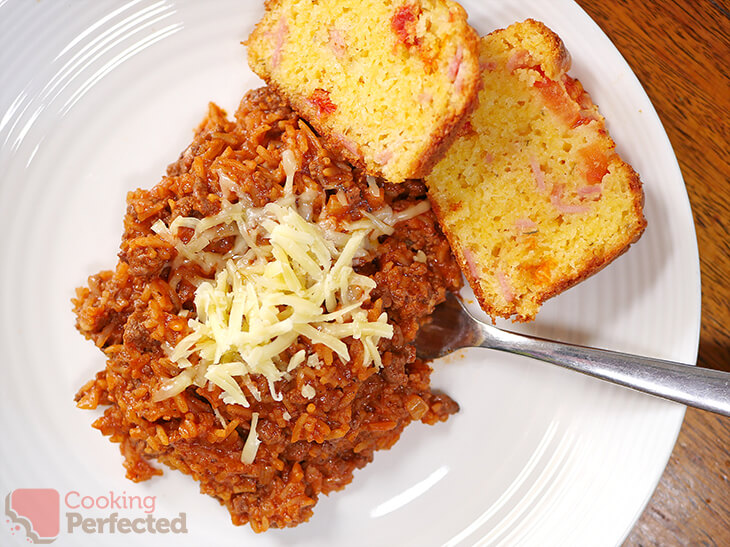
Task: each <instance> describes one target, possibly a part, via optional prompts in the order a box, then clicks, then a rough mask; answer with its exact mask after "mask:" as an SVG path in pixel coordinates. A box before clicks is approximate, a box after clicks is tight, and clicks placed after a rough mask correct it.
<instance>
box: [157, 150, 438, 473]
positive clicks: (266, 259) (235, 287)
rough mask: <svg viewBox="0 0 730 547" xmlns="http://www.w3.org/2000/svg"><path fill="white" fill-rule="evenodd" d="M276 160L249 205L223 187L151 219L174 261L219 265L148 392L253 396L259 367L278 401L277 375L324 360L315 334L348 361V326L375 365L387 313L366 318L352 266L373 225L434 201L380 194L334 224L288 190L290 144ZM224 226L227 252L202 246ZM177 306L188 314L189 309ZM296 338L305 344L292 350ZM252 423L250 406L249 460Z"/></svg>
mask: <svg viewBox="0 0 730 547" xmlns="http://www.w3.org/2000/svg"><path fill="white" fill-rule="evenodd" d="M282 165H283V169H284V172H285V174H286V182H285V185H284V196H283V197H282V198H280V199H279V200H277V201H275V202H271V203H268V204H266V205H265V206H263V207H260V208H256V207H253V206H252V204H251V203H250V202H248V200H247V198H246V196H240V195H239V196H238V197H239V198H240V201H238V202H236V203H230V202H229V201H227V200H225V199H224V200H223V202H222V206H221V210H220V211H219V212H218V213H217V214H215V215H212V216H209V217H206V218H203V219H197V218H193V217H178V218H175V219H174V220H173V221H172V222H171V223H170V224H169V225H166V224H165V223H164V222H163V221H161V220H158V221H157V222H156V223H155V224H154V225H153V226H152V230H153V231H154V232H155V233H156V234H158V236H159V237H161V238H162V239H164V240H165V241H167V242H169V243H170V244H171V245H173V246H174V247H175V249H176V250H177V256H176V258H175V261H177V264H178V265H179V264H180V263H181V262H185V261H188V262H193V263H195V264H197V265H199V266H200V267H201V268H202V269H203V270H204V271H206V272H208V274H207V275H208V276H213V275H214V274H215V276H214V278H213V279H209V278H207V279H206V278H202V277H201V278H199V279H198V281H197V288H196V291H195V297H194V304H195V311H196V313H195V314H194V315H193V317H192V318H188V328H189V333H188V334H187V335H186V336H185V337H183V338H182V339H181V340H180V341H179V342H178V343H177V344H176V345H175V347H166V349H165V351H166V353H167V355H168V357H169V359H170V360H171V361H172V362H173V363H175V364H176V365H177V366H178V368H179V369H180V373H179V374H178V375H177V376H175V377H173V378H169V379H167V380H165V381H163V382H162V383H161V384H160V387H159V388H158V390H157V392H156V393H154V394H153V400H155V401H160V400H163V399H166V398H168V397H174V396H175V395H178V394H179V393H181V392H182V391H184V390H185V389H186V388H187V387H189V386H191V385H196V386H199V387H204V386H206V385H207V386H208V389H212V386H213V385H214V386H217V387H218V388H220V390H221V395H220V397H221V399H222V400H223V402H224V403H225V404H238V405H241V406H244V407H249V406H250V402H249V398H250V397H253V398H254V399H255V400H256V401H260V400H261V393H260V391H259V387H257V383H256V381H255V378H254V375H260V376H262V377H263V378H265V380H266V381H267V383H268V390H269V393H270V395H271V397H272V398H273V399H274V400H277V401H279V400H281V398H282V396H281V394H280V393H279V392H278V391H277V389H276V383H277V382H278V381H279V380H282V379H289V378H291V373H292V372H293V371H294V370H295V369H296V368H297V367H300V366H308V367H315V368H318V367H319V366H320V360H319V357H318V356H317V354H316V353H315V352H314V351H313V350H306V349H301V346H302V345H303V346H304V347H309V348H311V347H312V346H314V345H315V344H321V345H323V346H326V347H327V348H329V349H330V350H332V352H333V354H335V355H336V356H338V357H339V359H340V360H342V361H343V362H348V361H350V352H349V347H348V345H347V344H346V343H345V341H344V339H345V338H351V339H354V340H359V341H360V344H361V346H362V348H363V356H362V359H363V362H362V365H363V366H365V367H367V366H374V367H376V368H378V369H379V368H380V367H382V362H381V359H380V353H379V351H378V343H379V342H380V340H381V339H383V338H386V339H390V338H392V337H393V326H392V325H390V324H389V323H388V316H387V314H386V313H381V314H380V315H379V316H378V317H377V318H375V319H374V320H373V319H371V317H370V316H371V314H369V312H368V309H367V308H365V307H364V305H365V304H366V303H367V302H368V301H369V299H370V293H371V291H372V290H373V289H374V288H375V281H374V280H373V279H371V278H369V277H367V276H364V275H360V274H358V273H357V272H356V271H355V269H354V265H355V264H356V263H357V261H358V260H361V259H362V258H363V257H366V256H367V255H368V253H369V252H371V250H372V248H373V246H374V245H375V244H376V243H377V238H378V237H380V236H381V235H383V234H390V233H392V232H393V226H394V225H395V224H396V223H398V222H403V221H405V220H408V219H410V218H413V217H414V216H417V215H419V214H421V213H423V212H426V211H427V210H428V209H429V207H430V206H429V204H428V202H427V201H424V202H419V203H418V204H416V205H414V206H412V207H410V208H409V209H406V210H404V211H401V212H398V213H394V212H393V211H392V209H391V208H390V207H387V206H386V207H384V208H383V209H381V210H378V211H374V212H373V213H368V212H365V211H361V213H362V215H361V216H362V219H361V220H358V221H356V222H353V223H350V224H346V225H344V226H338V227H335V226H333V222H332V220H331V219H328V218H323V219H312V218H311V217H312V207H311V196H310V195H309V194H308V193H307V192H304V193H302V194H300V195H297V194H294V193H293V179H294V175H295V173H296V170H297V166H296V157H295V155H294V153H292V152H290V151H285V152H284V153H283V161H282ZM221 176H222V175H221ZM229 186H230V185H229ZM370 186H371V189H372V186H373V185H372V184H371V185H370ZM229 195H232V192H229ZM343 197H344V195H343ZM181 228H185V229H187V230H188V234H187V237H186V238H185V241H183V239H182V238H181V237H180V236H179V234H178V231H179V230H180V229H181ZM189 230H192V231H193V234H192V236H190V235H189ZM221 237H226V238H229V239H231V240H232V241H233V244H232V245H231V246H230V250H229V251H228V252H226V253H225V254H219V253H213V252H209V251H206V248H207V247H208V246H209V245H210V244H211V243H213V242H214V241H216V240H218V239H220V238H221ZM183 314H184V316H187V310H186V311H184V312H181V314H180V315H181V316H183ZM306 342H308V344H306ZM297 345H298V346H300V349H298V351H295V352H294V353H291V349H290V348H292V346H297ZM259 385H260V384H259ZM302 395H303V396H304V397H306V398H312V397H314V395H315V390H314V388H313V387H311V386H305V388H303V389H302ZM219 419H220V417H219ZM221 423H222V424H224V423H225V422H224V421H223V420H222V419H221ZM257 423H258V413H255V412H254V413H253V417H252V420H251V429H250V431H249V435H248V438H247V439H246V442H245V446H244V449H243V452H242V454H241V461H243V462H244V463H251V462H253V459H254V458H255V455H256V452H257V450H258V444H259V442H260V441H259V440H258V436H257V434H256V425H257Z"/></svg>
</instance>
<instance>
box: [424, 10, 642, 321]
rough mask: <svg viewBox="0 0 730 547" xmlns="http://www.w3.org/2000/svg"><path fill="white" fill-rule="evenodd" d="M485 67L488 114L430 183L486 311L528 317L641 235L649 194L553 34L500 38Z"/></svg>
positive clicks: (535, 25) (473, 123) (538, 26)
mask: <svg viewBox="0 0 730 547" xmlns="http://www.w3.org/2000/svg"><path fill="white" fill-rule="evenodd" d="M479 60H480V66H481V67H482V81H483V88H482V89H481V91H480V92H479V107H478V109H477V110H476V111H475V112H474V114H473V115H472V117H471V119H470V121H469V122H467V124H466V126H465V129H464V130H463V131H462V134H461V136H460V137H459V138H458V139H457V140H456V141H455V142H454V143H453V145H452V146H451V148H450V149H449V151H448V152H447V154H446V156H445V157H444V158H443V159H442V160H441V161H440V162H439V163H438V164H437V165H436V166H435V167H434V168H433V170H432V172H431V174H430V175H429V176H428V177H427V178H426V183H427V185H428V188H429V196H430V199H431V201H432V204H433V206H434V209H435V211H436V213H437V216H438V218H439V221H440V223H441V226H442V228H443V230H444V232H445V233H446V235H447V237H448V239H449V242H450V243H451V246H452V249H453V250H454V252H455V254H456V255H457V257H458V259H459V261H460V263H461V265H462V270H463V271H464V274H465V276H466V277H467V278H468V280H469V282H470V284H471V286H472V288H473V289H474V292H475V293H476V295H477V298H478V299H479V303H480V304H481V306H482V308H483V309H484V310H485V311H486V312H487V313H488V314H490V315H491V316H492V317H493V318H494V317H497V316H501V317H513V319H514V320H515V321H529V320H532V319H533V318H534V317H535V314H536V313H537V311H538V309H539V308H540V305H541V304H542V303H543V302H544V301H545V300H546V299H548V298H550V297H551V296H554V295H556V294H558V293H560V292H562V291H563V290H565V289H567V288H568V287H570V286H572V285H574V284H575V283H577V282H579V281H581V280H582V279H585V278H586V277H588V276H589V275H591V274H593V273H595V272H596V271H598V270H599V269H601V268H603V267H604V266H606V265H607V264H608V263H609V262H611V261H612V260H613V259H615V258H616V257H617V256H618V255H620V254H621V253H623V252H625V251H626V250H627V249H628V247H629V245H631V243H633V242H635V241H636V240H637V239H638V238H639V237H640V236H641V234H642V232H643V230H644V228H645V226H646V221H645V219H644V216H643V213H642V207H643V192H642V189H641V182H640V180H639V177H638V175H637V174H636V172H635V171H634V170H633V169H632V168H631V166H629V165H628V164H627V163H626V162H624V161H623V160H622V159H621V158H620V157H619V156H618V154H617V153H616V152H615V150H614V148H615V144H614V142H613V140H612V139H611V138H610V137H609V135H608V133H607V132H606V128H605V124H604V119H603V117H602V116H601V115H600V114H599V112H598V109H597V108H596V106H595V105H594V104H593V103H592V101H591V99H590V97H589V96H588V94H587V93H586V92H585V91H584V90H583V87H582V86H581V84H580V83H579V82H578V81H577V80H573V79H572V78H570V77H569V76H568V75H567V74H566V71H567V70H568V68H569V67H570V57H569V55H568V53H567V51H566V50H565V47H564V45H563V43H562V41H561V40H560V38H559V37H558V36H557V35H555V34H554V33H553V32H552V31H551V30H550V29H548V28H547V27H546V26H544V25H543V24H542V23H539V22H537V21H533V20H527V21H525V22H522V23H516V24H514V25H512V26H510V27H508V28H507V29H503V30H499V31H496V32H493V33H492V34H490V35H488V36H486V37H483V38H482V39H481V41H480V50H479Z"/></svg>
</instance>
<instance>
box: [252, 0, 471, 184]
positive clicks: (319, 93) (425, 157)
mask: <svg viewBox="0 0 730 547" xmlns="http://www.w3.org/2000/svg"><path fill="white" fill-rule="evenodd" d="M466 17H467V16H466V12H465V11H464V9H463V8H462V7H461V6H460V5H459V4H457V3H455V2H451V1H449V0H396V1H392V2H390V1H389V2H383V1H382V0H361V1H357V2H355V1H343V0H268V1H267V3H266V12H265V15H264V18H263V19H262V20H261V21H260V22H259V23H258V25H257V26H256V28H255V29H254V31H253V33H252V34H251V36H250V37H249V38H248V40H247V42H246V45H247V46H248V62H249V64H250V66H251V68H252V69H253V71H254V72H256V74H258V75H259V76H260V77H262V78H263V79H264V80H266V82H267V83H268V84H269V85H271V86H272V87H274V88H276V89H277V90H278V91H279V92H280V93H281V94H283V95H284V96H286V97H287V99H288V100H289V102H290V103H291V104H292V106H293V107H294V108H295V109H296V110H298V111H299V112H300V114H301V115H302V116H303V117H304V118H306V119H307V120H308V121H309V122H310V123H311V124H312V125H313V126H314V128H315V129H316V130H317V131H318V132H319V133H320V134H321V135H322V137H323V138H324V139H325V141H326V142H327V144H328V145H329V146H330V147H331V148H334V149H336V150H337V151H338V152H339V153H341V154H342V155H343V156H344V157H345V158H347V159H348V160H350V161H351V162H352V163H354V164H355V165H358V166H360V167H363V168H365V169H366V171H367V172H369V173H370V174H373V175H379V176H382V177H384V178H386V179H387V180H389V181H391V182H402V181H403V180H405V179H408V178H420V177H423V176H424V175H425V174H426V173H427V172H428V171H429V170H430V168H431V167H432V166H433V164H434V163H435V162H436V161H437V160H438V158H439V157H440V156H441V155H443V152H445V150H446V149H447V148H448V146H449V144H450V143H451V142H452V141H453V139H454V138H455V134H456V131H455V130H457V129H458V128H459V127H460V126H461V125H462V124H463V123H464V121H465V120H466V117H467V116H468V114H469V113H470V112H471V111H472V110H473V109H474V107H475V106H476V99H477V89H478V83H479V63H478V56H477V44H478V37H477V35H476V33H475V32H474V30H473V29H472V28H471V27H470V26H469V25H468V24H467V22H466Z"/></svg>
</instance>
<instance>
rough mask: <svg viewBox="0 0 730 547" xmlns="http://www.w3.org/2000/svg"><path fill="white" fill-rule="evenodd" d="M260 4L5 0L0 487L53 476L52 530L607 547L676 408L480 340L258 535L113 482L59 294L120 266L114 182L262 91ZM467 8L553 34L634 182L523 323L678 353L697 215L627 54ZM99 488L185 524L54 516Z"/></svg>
mask: <svg viewBox="0 0 730 547" xmlns="http://www.w3.org/2000/svg"><path fill="white" fill-rule="evenodd" d="M259 4H260V3H259V2H258V1H245V0H220V1H216V2H193V1H189V2H183V1H180V2H174V1H171V0H161V1H153V0H136V1H129V2H111V1H107V2H98V1H96V0H85V1H81V0H75V1H74V2H30V1H27V0H13V1H10V2H8V1H5V2H3V1H0V55H1V57H0V74H1V75H2V77H1V78H0V81H2V85H1V86H0V116H1V119H0V234H2V238H0V257H2V258H1V259H0V261H1V262H0V264H1V270H0V302H2V306H1V308H0V321H1V328H0V347H2V348H3V359H2V365H0V366H2V373H3V375H2V382H0V409H1V412H0V435H2V437H1V438H2V441H0V460H1V461H2V465H1V466H0V496H3V497H4V496H5V495H6V494H7V493H8V492H10V491H11V490H13V489H16V488H21V487H26V488H28V487H35V488H55V489H56V490H58V491H59V492H60V494H61V509H60V512H61V532H60V535H59V537H58V539H57V540H56V544H57V545H123V544H129V543H130V542H138V543H140V544H150V543H152V542H153V541H154V543H155V544H159V545H168V544H169V545H176V546H183V545H260V546H272V545H284V544H286V545H289V544H297V545H355V546H357V545H363V546H364V545H441V544H445V545H457V544H459V545H461V544H463V545H469V544H474V543H482V544H484V545H492V544H507V545H514V544H525V545H541V546H544V545H562V546H565V545H615V544H618V543H620V542H621V541H622V539H623V538H624V537H625V536H626V534H627V533H628V531H629V530H630V529H631V527H632V525H633V523H634V522H635V519H636V518H637V517H638V515H639V514H640V513H641V511H642V509H643V507H644V505H645V504H646V502H647V500H648V499H649V497H650V496H651V494H652V492H653V490H654V488H655V486H656V484H657V481H658V479H659V477H660V475H661V473H662V470H663V469H664V466H665V464H666V462H667V459H668V457H669V455H670V453H671V451H672V447H673V445H674V442H675V439H676V435H677V432H678V430H679V427H680V424H681V422H682V417H683V413H684V409H683V407H681V406H679V405H673V404H670V403H666V402H663V401H659V400H656V399H653V398H651V397H648V396H642V395H639V394H636V393H633V392H631V391H628V390H625V389H621V388H617V387H614V386H610V385H607V384H604V383H602V382H600V381H597V380H592V379H589V378H586V377H582V376H580V375H577V374H575V373H569V372H566V371H563V370H561V369H558V368H555V367H548V366H544V365H542V364H538V363H537V362H532V361H530V360H527V359H523V358H518V357H508V356H505V355H501V354H496V353H492V352H487V351H482V352H467V353H466V354H465V356H464V357H463V358H452V359H451V360H446V361H445V362H439V363H436V369H437V372H436V373H435V375H434V379H433V383H434V384H435V386H436V387H437V388H440V389H442V390H444V391H446V392H447V393H449V394H450V395H452V396H453V397H454V398H455V399H456V400H457V401H458V402H459V403H460V404H461V412H459V413H458V414H457V415H455V416H453V417H452V418H451V419H450V420H449V421H448V422H447V423H445V424H440V425H438V426H435V427H427V426H423V425H421V424H414V425H413V426H411V427H409V428H408V429H407V430H406V432H405V434H404V435H403V438H402V440H401V441H400V442H399V443H398V444H397V445H396V446H395V447H394V448H393V449H392V450H390V451H385V452H381V453H378V454H377V455H376V457H375V461H374V463H373V464H371V465H370V466H368V467H367V468H366V469H364V470H362V471H360V472H357V473H356V476H355V480H354V482H353V483H352V484H351V485H350V486H349V487H348V488H347V489H346V490H345V491H344V492H341V493H336V494H333V495H331V496H329V497H327V498H323V499H322V500H321V501H320V503H319V505H318V506H317V507H316V509H315V514H314V517H313V518H312V520H311V521H310V522H309V523H307V524H303V525H301V526H299V527H298V528H296V529H292V530H272V531H270V532H267V533H266V534H264V535H259V536H256V535H254V534H253V533H252V532H251V531H250V529H249V528H248V527H234V526H233V525H231V523H230V520H229V516H228V513H227V512H226V510H225V509H224V508H222V507H220V506H219V505H218V504H217V502H215V501H214V500H213V499H211V498H209V497H207V496H204V495H201V494H200V493H198V485H197V484H196V483H195V482H194V481H193V480H191V479H190V478H189V477H187V476H183V475H182V474H181V473H179V472H171V471H169V470H168V471H166V472H165V475H164V476H163V477H161V478H159V477H158V478H154V479H152V480H150V481H148V482H146V483H142V484H133V483H131V482H129V481H127V480H126V479H124V478H123V475H124V471H123V469H122V465H121V460H122V459H121V456H120V454H119V450H118V446H117V445H113V444H111V443H109V441H108V440H107V439H106V438H103V437H102V436H101V435H100V434H99V432H98V431H96V430H94V429H92V428H91V427H90V423H91V422H92V421H93V419H94V418H95V416H97V415H98V413H93V412H88V411H82V410H78V409H76V408H75V406H74V403H73V396H74V393H75V392H76V391H77V389H78V388H79V387H80V386H81V385H82V384H83V383H84V382H86V381H87V380H88V379H90V378H91V377H92V375H93V374H94V373H95V372H96V371H97V370H99V369H101V368H102V367H103V366H104V359H103V356H102V355H101V354H100V353H99V351H98V350H96V349H95V348H94V347H92V344H91V343H89V342H86V341H84V340H83V339H82V338H81V336H79V335H78V334H77V333H76V332H75V330H74V317H73V314H72V313H71V306H70V303H69V299H70V298H71V297H72V295H73V289H74V287H76V286H78V285H81V284H83V283H84V280H85V279H86V276H88V275H89V274H92V273H95V272H96V271H98V270H100V269H103V268H109V267H112V266H113V265H114V263H115V253H116V251H117V247H118V244H119V241H120V235H121V232H122V224H121V222H122V216H123V213H124V209H125V201H124V199H125V193H126V192H127V191H128V190H130V189H133V188H136V187H150V186H152V185H153V184H155V183H156V182H157V181H158V180H159V178H160V175H161V174H162V173H163V172H164V168H165V166H166V165H167V163H169V162H170V161H171V160H174V159H175V158H176V157H177V155H178V153H179V152H180V151H181V150H182V149H183V148H185V146H186V144H187V143H188V141H189V140H190V138H191V137H192V128H193V127H195V126H196V124H197V123H198V122H199V121H200V120H201V119H202V117H203V115H204V113H205V111H206V105H207V102H208V101H209V100H213V101H216V102H218V104H220V105H222V106H223V107H225V108H227V109H228V110H229V111H232V110H234V109H235V107H236V106H237V104H238V101H239V99H240V97H241V96H242V94H243V92H244V91H245V90H246V89H248V88H251V87H255V86H258V85H259V81H258V80H257V78H256V77H255V76H254V75H253V74H252V73H251V72H250V71H249V70H248V68H247V65H246V62H245V51H244V47H243V46H241V45H240V43H239V42H241V41H242V40H243V39H245V38H246V36H247V35H248V33H249V31H250V29H251V27H252V25H253V23H254V22H255V20H256V19H257V18H258V17H259V15H260V10H261V7H260V5H259ZM464 5H465V7H466V8H467V10H468V11H469V12H470V15H471V22H472V24H473V25H474V26H475V27H476V28H477V30H478V31H480V32H481V33H486V32H488V31H490V30H492V29H495V28H498V27H501V26H506V25H508V24H509V23H511V22H513V21H517V20H521V19H524V18H526V17H534V18H537V19H541V20H543V21H545V22H546V23H547V24H548V25H549V26H550V27H552V28H553V29H554V30H555V31H556V32H558V34H560V35H561V36H562V37H563V38H564V40H565V42H566V44H567V46H568V49H569V50H570V52H571V53H572V55H573V70H572V74H573V75H575V76H577V77H579V78H580V79H581V80H582V81H583V83H584V84H585V86H586V88H587V89H588V90H589V91H590V92H591V93H592V95H593V98H594V100H595V101H596V102H597V103H598V104H599V105H600V108H601V110H602V111H603V113H604V114H605V115H606V117H607V119H608V120H609V130H610V131H611V133H612V135H613V136H614V138H615V140H616V142H617V143H618V149H619V152H620V153H621V154H623V155H624V157H625V158H626V159H627V160H628V161H629V162H630V163H632V164H633V165H634V167H635V168H636V169H637V171H638V172H639V173H640V174H641V176H642V179H643V181H644V185H645V186H644V187H645V192H646V216H647V219H648V222H649V227H648V229H647V231H646V233H645V235H644V237H643V238H642V239H641V241H640V242H639V243H638V244H637V245H635V247H634V248H632V250H631V251H630V252H629V253H628V254H626V255H624V256H623V257H621V258H620V259H619V260H618V261H616V263H614V264H612V265H611V266H610V267H609V268H607V269H606V270H604V271H603V272H601V273H600V274H598V275H596V276H595V277H593V278H591V279H590V280H588V281H586V282H585V283H583V284H581V285H580V286H579V287H576V288H574V289H572V290H570V291H568V292H567V293H565V294H564V295H561V296H560V297H558V298H555V299H553V300H552V301H550V302H549V303H548V304H547V305H545V306H544V308H543V311H542V312H541V314H540V317H539V320H538V321H537V322H536V323H535V324H534V325H531V326H530V327H529V330H530V331H532V332H537V333H539V334H540V335H543V336H548V337H556V338H562V339H564V340H568V341H574V342H578V343H583V344H590V345H594V346H599V347H607V348H612V349H618V350H623V351H628V352H634V353H640V354H645V355H651V356H655V357H661V358H666V359H674V360H679V361H684V362H687V363H694V361H695V358H696V352H697V344H698V334H699V321H700V289H699V265H698V256H697V247H696V242H695V235H694V227H693V222H692V215H691V211H690V207H689V202H688V199H687V195H686V192H685V188H684V184H683V181H682V178H681V174H680V172H679V169H678V167H677V163H676V160H675V157H674V155H673V153H672V149H671V146H670V144H669V141H668V139H667V137H666V135H665V133H664V131H663V129H662V126H661V124H660V122H659V120H658V118H657V116H656V113H655V111H654V109H653V107H652V105H651V103H650V102H649V100H648V98H647V97H646V95H645V93H644V92H643V90H642V88H641V86H640V85H639V83H638V81H637V80H636V78H635V77H634V75H633V74H632V73H631V71H630V69H629V67H628V65H627V64H626V63H625V62H624V60H623V58H622V57H621V55H620V54H619V52H618V51H616V49H615V48H614V47H613V45H612V44H611V42H610V41H609V40H608V38H607V37H606V36H605V35H604V34H603V33H602V32H601V30H600V29H599V28H598V27H597V26H596V25H595V24H594V23H593V22H592V21H591V20H590V19H589V17H588V16H587V15H586V14H585V13H584V12H583V11H582V10H581V9H580V8H579V7H578V6H577V5H575V4H574V3H573V2H570V1H568V0H560V1H557V0H556V1H551V2H543V1H541V0H532V1H529V0H523V1H519V2H517V1H509V0H491V1H482V2H480V1H479V0H473V1H465V2H464ZM109 491H113V492H115V493H116V494H119V493H122V492H126V494H127V495H149V496H156V498H155V500H156V507H155V515H156V516H160V517H164V516H177V514H178V513H179V512H186V515H187V528H188V533H187V534H184V535H182V534H181V535H174V534H156V535H155V536H150V535H149V534H146V535H145V534H130V535H120V534H115V535H111V534H108V533H106V534H96V535H94V534H85V533H83V532H81V531H79V530H76V532H75V533H73V534H69V533H68V532H67V531H66V518H67V517H66V512H67V511H70V509H69V508H67V507H66V506H65V505H64V497H65V495H66V494H67V493H69V492H78V493H79V494H81V495H91V496H99V495H104V494H108V493H109ZM74 499H75V498H73V497H72V498H70V501H71V503H72V504H73V502H74ZM82 511H83V512H84V514H85V516H105V515H107V514H108V513H109V511H103V510H99V511H97V510H92V509H89V510H82ZM137 513H139V512H137ZM120 514H121V516H125V515H126V516H130V515H134V514H135V512H134V511H128V510H122V511H121V513H120ZM142 516H144V514H143V513H142ZM24 537H25V536H24V531H23V530H21V531H17V530H11V526H10V524H9V523H8V522H7V519H5V521H4V522H3V523H2V525H1V526H0V543H2V544H6V543H8V542H10V541H13V542H17V543H19V544H20V543H23V544H27V542H26V540H25V539H24Z"/></svg>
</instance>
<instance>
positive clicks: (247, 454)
mask: <svg viewBox="0 0 730 547" xmlns="http://www.w3.org/2000/svg"><path fill="white" fill-rule="evenodd" d="M257 425H259V413H258V412H254V413H252V414H251V429H249V430H248V436H247V437H246V442H245V443H243V450H242V451H241V461H242V462H243V463H246V464H252V463H253V461H254V459H256V453H257V452H258V451H259V445H260V444H261V440H260V439H259V434H258V433H257V432H256V426H257Z"/></svg>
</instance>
